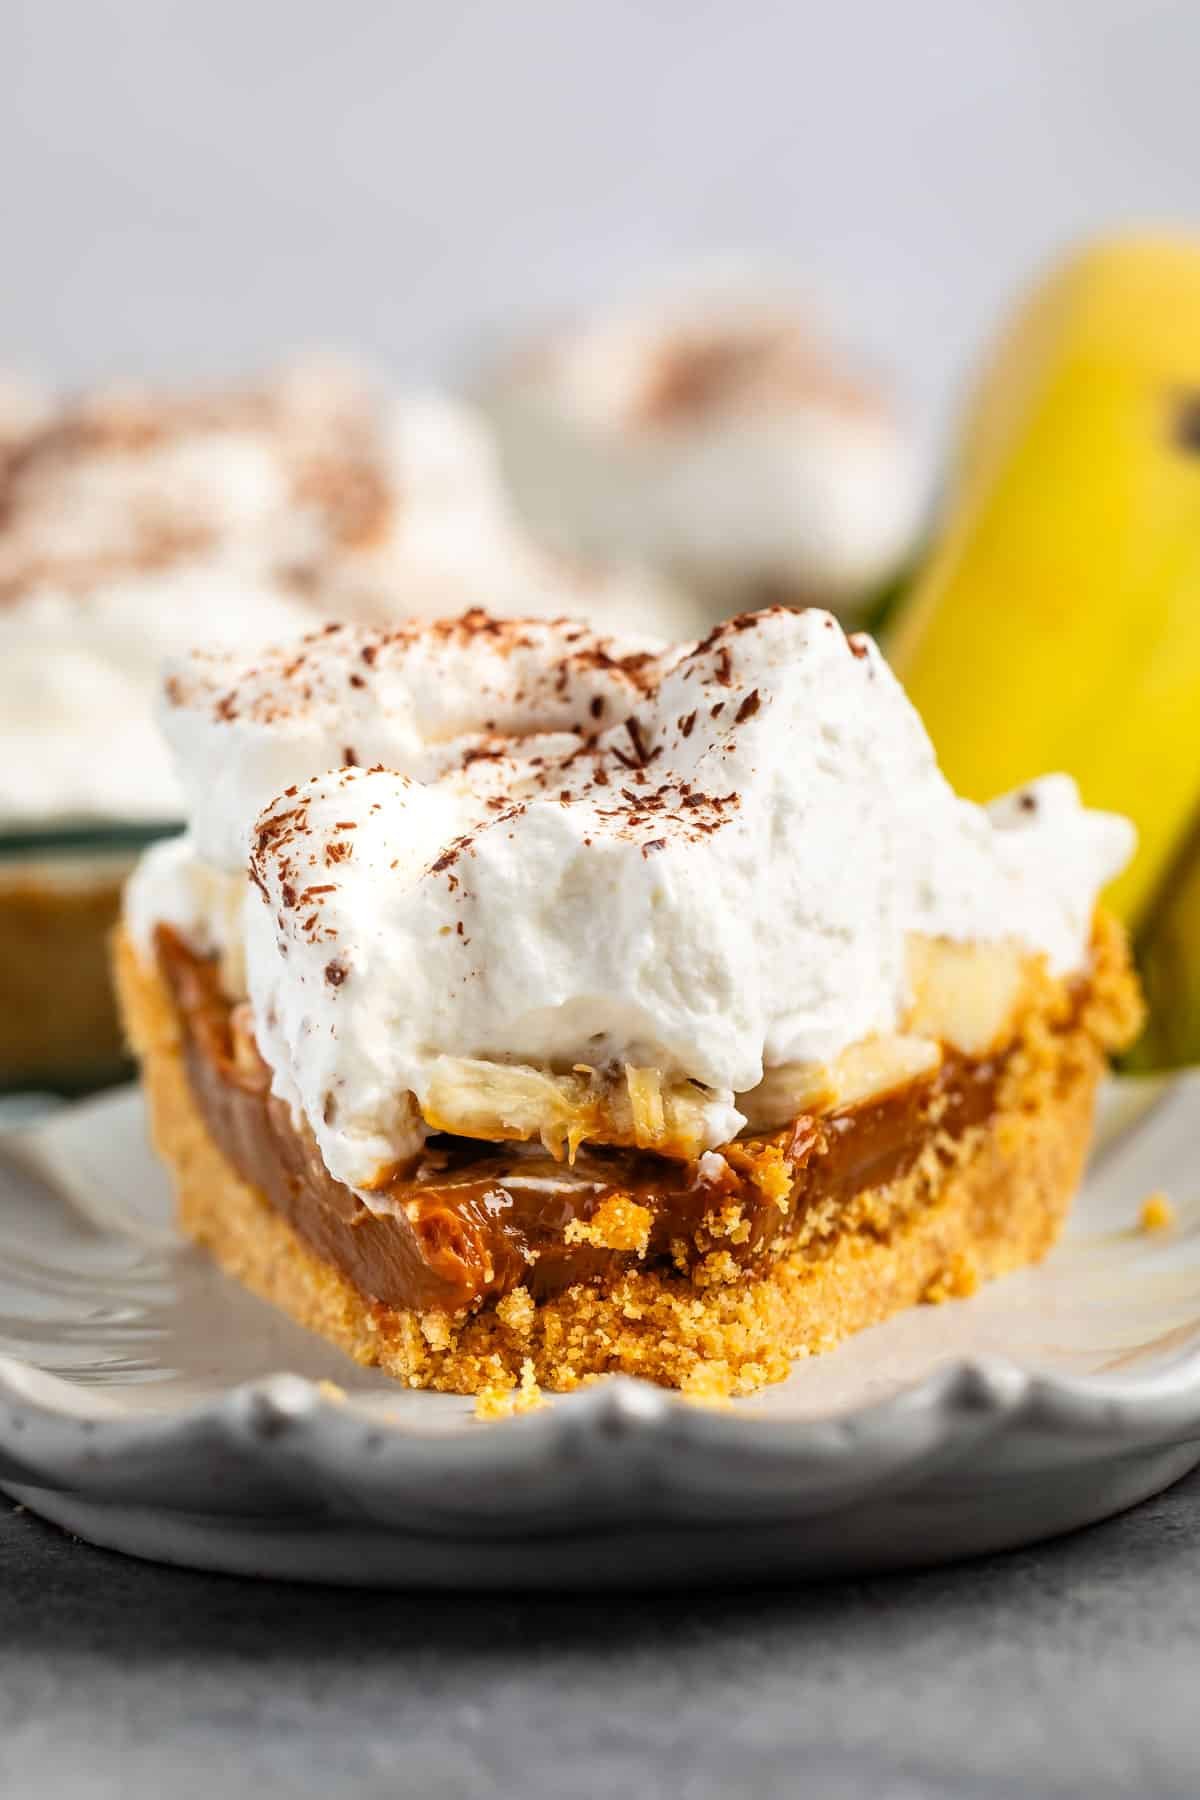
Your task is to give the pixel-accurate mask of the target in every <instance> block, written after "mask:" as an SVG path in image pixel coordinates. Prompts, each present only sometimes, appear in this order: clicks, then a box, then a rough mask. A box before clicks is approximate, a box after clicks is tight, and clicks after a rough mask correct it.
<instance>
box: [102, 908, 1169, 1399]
mask: <svg viewBox="0 0 1200 1800" xmlns="http://www.w3.org/2000/svg"><path fill="white" fill-rule="evenodd" d="M115 961H116V973H117V986H118V991H119V994H120V997H121V1002H122V1008H123V1013H124V1017H125V1022H126V1028H127V1031H128V1034H129V1038H130V1042H131V1045H132V1048H133V1050H134V1052H135V1054H136V1055H137V1056H138V1057H139V1059H140V1061H141V1064H142V1074H143V1081H144V1085H145V1091H146V1097H147V1105H148V1109H149V1115H150V1129H151V1134H152V1137H153V1141H154V1144H155V1147H156V1149H157V1150H158V1153H159V1155H160V1156H161V1157H162V1159H163V1161H164V1162H165V1163H166V1164H167V1167H168V1168H169V1169H170V1171H171V1173H172V1176H173V1178H174V1183H175V1188H176V1193H177V1196H178V1204H179V1219H180V1223H181V1225H182V1228H183V1230H184V1231H185V1232H186V1233H187V1234H188V1235H189V1236H190V1237H191V1238H193V1239H194V1240H195V1242H196V1243H198V1244H200V1245H202V1246H204V1247H205V1248H206V1249H207V1250H209V1251H210V1252H211V1253H212V1254H213V1256H214V1257H215V1258H216V1259H217V1261H218V1262H219V1263H220V1264H221V1266H222V1267H223V1268H224V1269H225V1270H226V1271H227V1273H229V1274H230V1275H232V1276H234V1277H236V1279H237V1280H239V1281H240V1282H242V1283H243V1284H244V1285H245V1286H246V1287H248V1288H250V1289H251V1290H252V1291H253V1292H254V1293H256V1294H258V1295H259V1296H261V1297H262V1298H263V1299H264V1300H267V1301H270V1302H271V1303H272V1304H273V1305H275V1306H277V1307H279V1308H280V1309H281V1310H282V1311H284V1312H286V1313H288V1314H289V1315H290V1316H291V1317H292V1318H293V1319H295V1320H296V1321H297V1322H298V1323H299V1324H301V1325H304V1326H306V1327H308V1328H309V1329H310V1330H312V1331H316V1332H318V1333H319V1334H320V1335H321V1336H322V1337H325V1338H326V1339H328V1340H329V1341H330V1342H331V1343H333V1344H335V1345H337V1346H338V1347H339V1348H340V1349H341V1350H344V1351H345V1352H346V1353H347V1354H348V1355H349V1356H351V1357H353V1358H354V1360H355V1361H356V1362H358V1363H361V1364H364V1365H367V1366H376V1367H378V1368H380V1369H382V1370H384V1371H385V1372H386V1373H387V1374H389V1375H391V1376H394V1377H395V1378H396V1379H397V1380H399V1381H402V1382H404V1383H406V1384H407V1385H408V1386H410V1387H418V1388H437V1389H442V1390H448V1391H450V1392H455V1393H468V1394H485V1395H494V1394H495V1393H496V1392H497V1391H503V1390H516V1389H518V1388H520V1387H521V1386H522V1385H524V1386H525V1387H526V1388H527V1387H528V1386H529V1385H530V1383H531V1381H532V1380H536V1381H537V1382H538V1383H540V1384H541V1385H543V1386H545V1387H547V1388H551V1389H555V1390H560V1391H561V1390H567V1389H570V1388H573V1387H576V1386H578V1385H579V1383H580V1382H582V1381H585V1380H587V1379H588V1378H591V1377H595V1376H598V1375H602V1374H610V1373H615V1372H621V1373H624V1374H628V1375H635V1376H640V1377H643V1378H645V1379H648V1380H651V1381H654V1382H657V1383H660V1384H661V1385H664V1386H667V1387H676V1388H681V1389H683V1390H684V1391H685V1392H689V1393H692V1394H695V1395H699V1396H705V1397H717V1396H721V1395H725V1394H731V1393H732V1394H738V1393H746V1392H749V1391H751V1390H753V1389H755V1388H758V1387H761V1386H763V1385H764V1384H766V1383H768V1382H772V1381H778V1380H781V1379H783V1377H784V1376H786V1375H787V1373H788V1371H789V1367H790V1365H791V1363H792V1361H793V1360H795V1359H796V1358H799V1357H804V1356H809V1355H816V1354H819V1353H820V1352H822V1351H825V1350H829V1349H831V1348H832V1347H833V1346H834V1345H835V1344H837V1343H838V1342H839V1341H840V1340H841V1339H842V1338H844V1337H847V1336H848V1335H850V1334H851V1333H852V1332H855V1331H859V1330H861V1329H862V1328H863V1327H864V1326H867V1325H872V1324H876V1323H878V1322H879V1321H881V1320H883V1319H885V1318H887V1317H888V1316H889V1315H890V1314H892V1313H894V1312H897V1311H900V1310H901V1309H903V1308H905V1307H908V1306H911V1305H914V1304H916V1303H918V1302H921V1301H931V1302H937V1301H942V1300H947V1299H951V1298H954V1297H958V1296H962V1295H967V1294H970V1293H972V1292H973V1291H974V1290H975V1288H976V1287H977V1286H978V1285H979V1283H980V1282H982V1281H985V1280H989V1279H991V1278H993V1277H995V1276H997V1275H1002V1274H1004V1273H1006V1272H1008V1271H1010V1270H1013V1269H1017V1268H1020V1267H1022V1266H1023V1265H1025V1264H1028V1263H1032V1262H1036V1261H1037V1260H1039V1259H1040V1258H1041V1257H1042V1256H1044V1255H1045V1253H1046V1252H1047V1251H1048V1250H1049V1249H1050V1247H1051V1246H1052V1244H1053V1243H1054V1242H1055V1239H1056V1238H1057V1236H1058V1234H1059V1231H1060V1230H1061V1227H1062V1224H1063V1221H1064V1218H1065V1216H1066V1213H1067V1210H1068V1207H1069V1205H1070V1201H1071V1197H1072V1194H1073V1193H1074V1190H1075V1187H1076V1185H1077V1183H1078V1180H1079V1176H1080V1173H1081V1170H1082V1167H1083V1161H1084V1157H1085V1154H1086V1151H1087V1145H1088V1139H1089V1135H1090V1130H1091V1123H1092V1111H1093V1102H1094V1098H1095V1092H1096V1087H1097V1083H1098V1081H1099V1079H1100V1076H1101V1074H1102V1072H1103V1070H1104V1066H1105V1053H1106V1050H1108V1049H1110V1048H1113V1047H1115V1046H1117V1045H1118V1044H1121V1043H1123V1042H1125V1041H1127V1039H1128V1037H1129V1036H1130V1035H1132V1033H1133V1031H1134V1030H1136V1028H1137V1025H1138V1023H1139V1020H1140V1001H1139V998H1138V993H1137V987H1136V983H1135V981H1134V978H1133V976H1132V974H1131V972H1130V967H1129V961H1128V955H1127V950H1126V946H1125V942H1124V938H1123V935H1122V933H1121V931H1120V929H1119V927H1118V926H1117V925H1116V924H1115V923H1114V922H1112V921H1111V920H1108V919H1107V918H1105V917H1104V916H1103V915H1100V916H1098V919H1097V927H1096V935H1095V940H1094V945H1093V970H1092V974H1091V980H1090V986H1089V990H1088V996H1087V998H1086V1001H1085V1002H1084V1004H1083V1006H1082V1007H1079V1006H1076V1007H1074V1008H1073V1009H1072V1008H1070V1007H1069V1006H1067V1005H1066V1004H1065V998H1064V996H1065V990H1064V988H1063V985H1062V984H1061V983H1050V982H1049V981H1047V982H1046V983H1045V988H1046V992H1045V995H1044V1001H1045V1004H1044V1005H1041V1006H1035V1007H1033V1008H1031V1010H1030V1011H1029V1012H1028V1013H1027V1015H1026V1016H1025V1018H1024V1020H1023V1022H1022V1025H1021V1035H1020V1037H1019V1039H1018V1040H1017V1042H1016V1044H1015V1046H1014V1048H1013V1050H1012V1051H1011V1053H1010V1054H1009V1056H1008V1058H1007V1061H1006V1064H1005V1071H1004V1074H1003V1077H1002V1079H1001V1082H1000V1086H999V1089H998V1093H997V1102H996V1108H995V1111H994V1112H993V1114H992V1116H991V1118H990V1119H989V1120H988V1122H987V1123H986V1124H984V1125H979V1126H973V1127H971V1128H970V1129H969V1130H968V1131H966V1132H965V1133H964V1134H963V1135H962V1136H961V1137H959V1138H958V1139H957V1140H955V1141H953V1142H951V1141H949V1140H946V1141H940V1140H939V1139H938V1137H937V1136H936V1134H935V1135H931V1137H930V1141H929V1142H928V1144H927V1145H926V1147H925V1149H924V1151H923V1153H922V1155H921V1157H920V1158H919V1160H918V1161H917V1163H916V1165H915V1166H914V1167H913V1168H912V1169H911V1170H910V1171H909V1173H908V1174H906V1175H904V1176H902V1177H901V1178H899V1179H897V1180H895V1181H892V1182H890V1183H888V1184H887V1185H886V1186H882V1187H878V1188H873V1189H868V1190H866V1191H865V1192H863V1193H860V1194H859V1195H858V1196H856V1198H855V1200H854V1201H853V1202H852V1203H850V1205H849V1206H843V1207H838V1208H834V1207H832V1206H830V1207H828V1208H825V1209H823V1208H822V1207H821V1206H820V1205H817V1206H815V1207H814V1208H812V1210H811V1212H810V1213H809V1214H807V1215H806V1216H805V1219H804V1222H803V1226H802V1228H801V1231H800V1233H799V1235H798V1236H797V1238H796V1239H795V1241H794V1243H793V1246H792V1247H791V1248H790V1250H789V1251H788V1252H787V1253H786V1254H784V1255H783V1256H782V1257H781V1258H779V1259H778V1260H776V1261H774V1262H772V1263H770V1264H769V1265H768V1266H766V1267H765V1268H762V1269H760V1270H758V1271H756V1272H753V1273H747V1271H746V1270H745V1269H744V1268H740V1267H738V1266H736V1265H735V1264H734V1263H733V1261H732V1259H729V1258H726V1259H722V1257H721V1256H720V1254H719V1253H717V1254H713V1255H709V1256H706V1257H705V1258H704V1260H703V1262H702V1263H701V1264H700V1265H698V1266H697V1267H695V1268H693V1270H692V1271H691V1273H690V1274H689V1275H682V1274H677V1273H675V1272H673V1271H670V1270H660V1269H639V1268H638V1267H637V1266H636V1261H635V1260H634V1259H633V1258H632V1257H631V1262H632V1264H633V1266H630V1267H629V1268H627V1269H625V1270H623V1271H622V1272H620V1273H618V1274H617V1275H615V1276H613V1277H611V1278H609V1279H606V1280H603V1281H601V1282H600V1283H599V1284H597V1285H595V1286H583V1285H580V1286H576V1287H572V1288H569V1289H567V1290H566V1291H565V1292H563V1293H561V1294H557V1295H555V1296H553V1297H551V1298H549V1299H547V1300H544V1301H542V1302H540V1303H535V1302H534V1300H533V1298H532V1296H531V1295H530V1294H529V1292H528V1290H527V1289H525V1288H517V1289H515V1290H514V1291H513V1292H511V1293H509V1294H508V1295H506V1296H505V1297H504V1298H503V1299H501V1300H500V1301H498V1302H497V1303H495V1304H494V1305H489V1306H487V1307H485V1308H484V1309H483V1310H481V1311H479V1312H477V1313H475V1314H472V1315H468V1316H466V1317H465V1318H451V1317H447V1316H446V1315H445V1314H443V1313H425V1314H423V1315H421V1314H418V1313H416V1312H412V1311H406V1310H403V1309H399V1308H390V1307H387V1306H384V1305H382V1304H380V1303H379V1302H377V1301H373V1300H370V1299H367V1298H365V1297H364V1296H363V1295H362V1294H361V1293H360V1292H359V1291H358V1290H357V1288H355V1287H354V1285H353V1284H352V1283H351V1282H350V1281H349V1280H347V1279H346V1277H345V1276H343V1275H342V1274H341V1273H340V1272H339V1271H338V1270H337V1269H335V1268H333V1267H331V1266H330V1265H329V1264H327V1263H326V1262H324V1261H323V1260H322V1259H321V1258H320V1257H318V1256H317V1255H315V1254H314V1252H313V1251H312V1250H311V1249H310V1248H309V1247H308V1245H307V1244H306V1243H305V1242H304V1241H303V1240H302V1239H301V1238H300V1237H299V1236H298V1234H297V1233H296V1232H295V1231H294V1230H293V1228H292V1227H291V1225H290V1224H288V1223H287V1222H286V1221H285V1220H284V1219H283V1218H282V1217H281V1216H280V1215H279V1214H278V1213H276V1212H275V1211H274V1210H273V1209H272V1208H271V1206H270V1205H269V1204H268V1203H267V1202H266V1200H265V1199H263V1198H262V1196H261V1195H260V1194H259V1193H258V1192H257V1191H256V1190H255V1189H254V1188H252V1187H251V1186H249V1185H248V1184H247V1183H246V1182H245V1181H243V1180H242V1179H241V1177H240V1176H239V1175H238V1174H237V1173H236V1172H235V1171H234V1169H233V1168H232V1167H231V1165H230V1164H229V1162H228V1161H227V1160H226V1158H225V1157H224V1155H223V1154H222V1153H221V1151H220V1150H219V1149H218V1148H217V1147H216V1145H215V1143H214V1142H213V1140H212V1138H211V1137H210V1135H209V1132H208V1129H207V1126H206V1124H205V1121H204V1119H203V1117H202V1115H201V1113H200V1111H199V1108H198V1106H197V1104H196V1101H195V1099H194V1098H193V1095H192V1091H191V1087H190V1084H189V1080H188V1076H187V1071H186V1068H185V1065H184V1061H183V1055H182V1047H181V1037H180V1026H179V1021H178V1018H177V1016H176V1013H175V1008H174V1002H173V1000H172V998H171V995H170V992H169V990H168V988H167V986H166V984H165V983H164V981H163V979H162V978H161V976H160V975H159V973H158V971H157V970H156V969H155V968H154V967H152V966H150V965H148V964H147V963H146V962H144V961H142V960H141V959H140V958H139V957H138V956H137V954H136V952H135V951H134V949H133V947H132V946H131V945H130V943H129V942H128V940H127V939H126V938H125V937H124V936H123V935H118V938H117V940H116V945H115Z"/></svg>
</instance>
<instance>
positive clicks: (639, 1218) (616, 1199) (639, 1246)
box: [566, 1194, 654, 1257]
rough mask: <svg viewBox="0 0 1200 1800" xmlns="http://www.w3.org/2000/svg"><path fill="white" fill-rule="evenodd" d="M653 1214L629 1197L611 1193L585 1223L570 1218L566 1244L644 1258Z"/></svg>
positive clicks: (581, 1220)
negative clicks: (622, 1251)
mask: <svg viewBox="0 0 1200 1800" xmlns="http://www.w3.org/2000/svg"><path fill="white" fill-rule="evenodd" d="M653 1223H654V1215H653V1214H652V1213H651V1211H650V1209H649V1207H646V1206H639V1205H638V1204H637V1202H636V1200H631V1199H630V1198H629V1195H628V1194H610V1195H609V1197H608V1199H607V1200H605V1201H603V1202H602V1203H601V1204H600V1205H599V1206H598V1207H597V1208H596V1210H595V1212H594V1213H593V1214H592V1216H591V1218H590V1219H588V1220H586V1221H585V1220H583V1219H572V1220H571V1221H570V1223H569V1224H568V1226H567V1230H566V1239H567V1242H568V1244H590V1245H591V1246H592V1248H593V1249H594V1250H624V1251H632V1252H633V1253H634V1255H635V1256H639V1257H640V1256H645V1254H646V1249H647V1247H648V1245H649V1243H650V1227H651V1225H652V1224H653Z"/></svg>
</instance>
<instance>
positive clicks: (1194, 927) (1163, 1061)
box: [1127, 827, 1200, 1069]
mask: <svg viewBox="0 0 1200 1800" xmlns="http://www.w3.org/2000/svg"><path fill="white" fill-rule="evenodd" d="M1137 952H1138V964H1139V967H1140V970H1141V976H1142V982H1143V985H1144V987H1145V989H1146V999H1147V1001H1148V1002H1149V1007H1150V1018H1149V1023H1148V1024H1147V1026H1146V1030H1145V1032H1144V1033H1143V1035H1142V1037H1141V1039H1140V1041H1139V1042H1138V1043H1137V1044H1136V1045H1135V1046H1134V1048H1133V1050H1132V1052H1131V1053H1130V1056H1129V1057H1128V1059H1127V1061H1128V1062H1129V1064H1130V1065H1131V1066H1132V1067H1133V1068H1143V1069H1165V1068H1175V1067H1178V1066H1179V1065H1180V1064H1182V1063H1198V1062H1200V827H1198V828H1197V830H1196V831H1195V832H1194V833H1193V835H1192V837H1191V839H1190V840H1189V842H1188V843H1187V844H1186V845H1185V847H1184V850H1183V852H1182V854H1181V855H1180V857H1179V859H1178V861H1177V862H1176V865H1175V868H1174V869H1173V870H1172V872H1171V874H1170V876H1169V877H1168V879H1167V881H1166V883H1165V885H1164V887H1163V891H1162V893H1161V894H1160V895H1159V896H1158V898H1157V899H1156V900H1155V902H1154V905H1153V906H1152V907H1151V908H1150V911H1149V914H1148V915H1147V918H1146V923H1145V926H1144V928H1143V931H1142V933H1141V935H1140V938H1139V941H1138V945H1137Z"/></svg>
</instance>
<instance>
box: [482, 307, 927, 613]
mask: <svg viewBox="0 0 1200 1800" xmlns="http://www.w3.org/2000/svg"><path fill="white" fill-rule="evenodd" d="M484 394H485V400H486V403H487V405H488V407H489V409H490V411H491V414H492V417H493V419H494V421H495V423H496V426H497V430H498V433H499V439H500V443H501V445H502V446H503V449H504V453H505V458H506V467H507V469H508V472H509V475H510V478H511V480H512V483H513V487H514V491H515V492H516V494H517V495H518V497H519V499H520V500H521V502H522V504H523V505H524V507H525V508H526V511H527V513H528V515H529V517H530V519H531V521H532V522H533V523H534V524H535V526H536V527H537V529H538V530H539V531H540V532H542V533H543V535H545V536H546V538H547V539H548V541H550V542H555V543H559V544H562V545H565V546H566V547H568V548H572V549H575V550H577V551H580V552H582V553H583V554H586V555H589V556H599V557H612V556H613V555H616V554H624V555H626V556H634V557H636V558H638V559H644V560H646V561H648V562H650V563H652V564H654V565H655V566H657V567H663V568H666V569H668V570H670V571H672V572H674V573H677V574H679V575H680V576H682V577H683V578H684V579H686V580H688V581H691V582H693V583H696V584H698V585H700V586H701V587H702V588H703V589H704V591H706V592H708V593H709V594H710V595H714V596H716V597H718V599H719V598H722V597H723V598H725V599H728V598H729V597H730V596H734V597H736V596H737V595H738V594H746V593H748V592H750V591H751V590H754V591H756V592H757V593H759V594H761V593H763V592H764V591H767V590H770V589H774V590H775V591H776V592H778V593H779V594H780V597H781V598H782V597H787V595H788V594H789V593H791V594H794V595H797V596H801V595H802V596H804V597H805V598H807V599H815V598H820V599H821V600H823V601H824V602H826V603H827V604H836V605H838V606H839V607H842V608H845V607H852V606H853V604H854V602H855V601H856V599H858V598H861V595H862V593H863V591H864V589H867V588H869V587H870V586H871V585H872V584H873V583H876V582H878V581H880V580H881V579H882V578H883V577H884V576H886V575H887V573H888V572H889V570H890V569H892V568H893V567H894V566H895V565H896V563H897V562H898V561H899V560H900V559H901V558H902V557H903V555H904V554H905V552H906V550H907V549H908V547H909V545H910V544H911V542H912V539H913V536H914V534H915V532H916V529H917V526H918V524H919V520H920V510H921V506H922V499H923V495H922V487H923V480H922V471H921V467H920V458H919V456H918V453H917V448H916V445H915V442H914V440H913V438H912V437H911V435H910V433H909V431H908V430H907V429H906V427H905V426H904V424H903V422H902V421H901V419H900V417H899V416H898V414H897V411H896V409H895V408H894V406H893V405H892V403H891V402H890V400H889V399H888V398H887V396H886V395H885V393H884V392H883V391H882V389H881V388H880V387H879V386H878V385H877V384H875V383H873V382H872V381H870V380H869V379H867V378H866V377H865V376H864V375H863V374H861V373H860V372H859V371H858V370H856V369H855V368H854V366H853V365H852V364H850V363H848V361H847V359H846V357H845V356H844V355H843V354H842V353H840V352H839V351H838V350H836V349H835V348H834V347H833V346H832V345H831V344H830V343H829V342H828V341H827V340H826V339H825V338H824V337H823V335H822V333H821V332H820V330H819V329H818V328H817V327H816V326H815V325H814V322H813V319H812V317H811V314H810V311H809V309H808V308H807V307H806V306H803V305H801V304H800V302H799V301H798V299H797V298H796V297H795V296H793V295H790V294H788V293H787V292H786V290H785V289H784V288H783V286H782V285H781V284H774V283H769V282H758V283H756V282H754V281H752V280H746V279H743V280H737V281H731V282H720V283H711V284H709V283H697V284H696V285H695V286H693V287H690V288H688V287H684V288H682V289H675V290H672V291H669V292H666V293H663V294H660V295H657V296H652V297H650V298H648V299H647V300H645V301H644V302H643V303H642V304H641V305H640V306H627V307H623V308H622V307H617V308H614V309H612V310H611V311H608V312H600V313H598V314H597V315H595V316H593V317H591V318H584V319H582V320H581V321H580V322H579V323H578V324H577V325H576V326H575V327H574V328H567V329H564V330H561V331H559V332H558V333H556V334H554V335H552V336H550V337H548V338H547V339H546V340H545V341H544V342H543V343H541V344H539V345H536V346H534V347H533V348H532V349H528V350H526V351H525V352H524V353H522V354H520V355H518V356H515V357H513V358H512V359H511V360H510V362H509V363H508V364H507V365H506V366H504V367H502V368H500V369H499V370H497V371H496V373H495V374H494V375H493V377H492V378H491V379H490V381H489V382H488V383H487V384H486V386H485V390H484ZM723 610H725V611H728V610H729V607H728V606H727V605H726V606H724V607H723Z"/></svg>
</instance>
